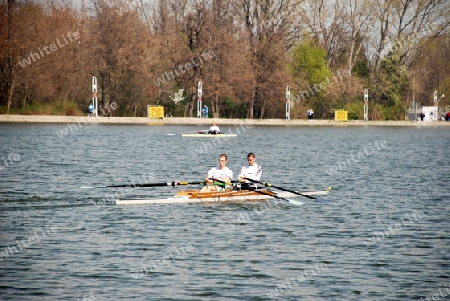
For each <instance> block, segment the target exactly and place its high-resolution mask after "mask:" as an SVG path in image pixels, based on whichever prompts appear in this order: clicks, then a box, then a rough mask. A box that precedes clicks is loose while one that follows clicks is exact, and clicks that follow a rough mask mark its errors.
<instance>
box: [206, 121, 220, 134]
mask: <svg viewBox="0 0 450 301" xmlns="http://www.w3.org/2000/svg"><path fill="white" fill-rule="evenodd" d="M208 134H213V135H215V134H220V129H219V127H218V126H217V125H216V123H215V122H214V123H213V125H212V126H211V127H210V128H209V130H208Z"/></svg>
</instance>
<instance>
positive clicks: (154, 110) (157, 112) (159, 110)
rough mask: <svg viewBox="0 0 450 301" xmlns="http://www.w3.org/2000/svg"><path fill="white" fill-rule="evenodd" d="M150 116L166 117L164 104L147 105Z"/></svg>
mask: <svg viewBox="0 0 450 301" xmlns="http://www.w3.org/2000/svg"><path fill="white" fill-rule="evenodd" d="M147 111H148V112H147V113H148V118H150V119H152V118H161V119H162V118H164V107H163V106H147Z"/></svg>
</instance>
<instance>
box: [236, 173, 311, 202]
mask: <svg viewBox="0 0 450 301" xmlns="http://www.w3.org/2000/svg"><path fill="white" fill-rule="evenodd" d="M244 179H246V180H248V181H252V182H253V183H258V184H263V185H264V186H266V185H265V184H266V183H263V182H259V181H256V180H253V179H250V178H244ZM270 187H273V188H276V189H279V190H283V191H287V192H290V193H293V194H296V195H301V196H304V197H307V198H308V199H312V200H315V199H317V198H316V197H313V196H311V195H307V194H303V193H300V192H297V191H295V190H290V189H286V188H283V187H279V186H275V185H272V184H270Z"/></svg>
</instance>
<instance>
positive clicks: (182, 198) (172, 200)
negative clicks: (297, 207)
mask: <svg viewBox="0 0 450 301" xmlns="http://www.w3.org/2000/svg"><path fill="white" fill-rule="evenodd" d="M328 191H329V190H328V189H325V190H316V191H304V192H300V193H301V194H303V195H310V196H312V195H326V194H327V193H328ZM296 197H299V195H298V194H294V193H292V192H285V191H283V192H273V191H270V190H265V189H263V190H260V191H259V192H257V191H253V190H240V191H236V190H231V191H223V192H217V191H214V192H202V193H201V192H200V191H199V190H182V191H180V192H178V193H177V194H176V195H175V196H173V197H169V198H164V199H156V198H148V199H117V200H116V204H117V205H143V204H193V203H244V202H258V201H266V200H268V199H273V198H296Z"/></svg>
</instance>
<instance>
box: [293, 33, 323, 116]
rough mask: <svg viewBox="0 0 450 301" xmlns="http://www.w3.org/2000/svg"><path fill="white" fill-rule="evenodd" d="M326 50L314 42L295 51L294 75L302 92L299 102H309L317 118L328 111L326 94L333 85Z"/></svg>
mask: <svg viewBox="0 0 450 301" xmlns="http://www.w3.org/2000/svg"><path fill="white" fill-rule="evenodd" d="M326 56H327V53H326V50H324V49H322V48H320V47H319V46H317V45H316V44H315V43H313V42H307V43H302V44H300V45H298V46H297V47H295V48H294V49H293V61H292V70H291V72H292V75H293V77H294V80H295V81H297V82H299V83H300V84H299V86H298V87H297V88H299V89H300V90H301V91H300V92H299V93H298V96H297V100H299V101H307V102H308V101H309V102H311V103H312V105H313V106H314V110H315V111H316V115H317V116H322V115H323V114H324V113H325V112H326V111H328V109H329V108H328V104H326V101H325V99H324V97H323V96H324V93H325V91H326V89H327V88H328V87H329V85H330V84H331V82H330V77H331V71H330V70H329V69H328V67H327V62H326Z"/></svg>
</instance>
